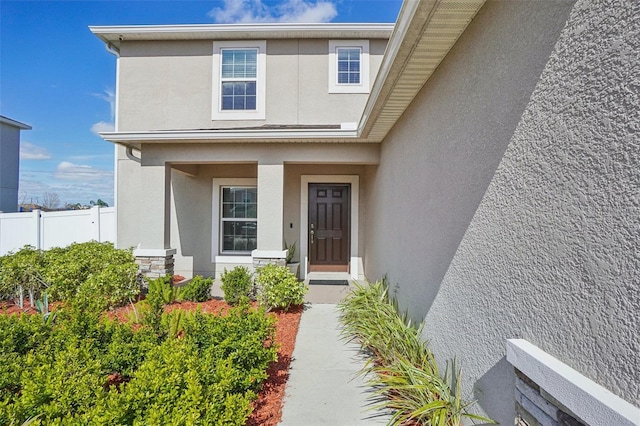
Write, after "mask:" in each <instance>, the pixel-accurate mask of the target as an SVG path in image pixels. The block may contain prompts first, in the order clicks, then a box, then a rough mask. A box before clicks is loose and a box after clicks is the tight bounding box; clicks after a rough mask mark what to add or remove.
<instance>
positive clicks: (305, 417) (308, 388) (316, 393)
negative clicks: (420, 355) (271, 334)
mask: <svg viewBox="0 0 640 426" xmlns="http://www.w3.org/2000/svg"><path fill="white" fill-rule="evenodd" d="M338 315H339V313H338V309H337V307H336V305H333V304H315V305H308V306H307V309H306V310H305V311H304V312H303V314H302V318H301V319H300V327H299V329H298V336H297V338H296V346H295V349H294V350H293V360H292V361H291V370H290V371H289V379H288V381H287V387H286V394H285V398H284V405H283V408H282V422H281V423H280V425H282V426H314V425H332V426H352V425H353V426H355V425H384V424H386V423H387V420H388V418H386V417H385V418H382V417H371V416H372V415H373V414H374V413H373V412H371V411H368V410H367V408H368V406H367V404H368V403H369V401H368V400H367V395H368V391H369V388H367V387H365V386H364V384H363V381H362V378H361V377H360V376H356V373H357V372H358V371H360V369H361V368H362V366H363V365H364V360H363V358H362V357H361V356H359V351H358V345H357V344H353V343H349V344H347V343H345V342H344V341H343V340H342V339H340V324H339V322H338Z"/></svg>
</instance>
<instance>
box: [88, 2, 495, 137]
mask: <svg viewBox="0 0 640 426" xmlns="http://www.w3.org/2000/svg"><path fill="white" fill-rule="evenodd" d="M484 3H485V0H464V1H462V0H422V1H415V0H405V2H404V3H403V5H402V8H401V10H400V13H399V15H398V20H397V22H396V24H395V26H393V25H391V24H251V25H174V26H134V27H90V28H91V31H92V32H93V33H94V34H96V35H97V36H98V37H100V38H101V39H102V40H103V41H104V42H105V43H107V46H111V47H113V46H115V47H117V46H119V42H120V41H121V40H181V39H225V38H227V39H240V38H246V39H255V38H265V39H268V38H300V37H312V36H313V37H320V38H327V37H335V38H341V37H344V38H387V37H389V35H388V34H387V33H386V32H389V31H391V28H393V33H392V34H391V36H390V39H389V43H388V44H387V49H386V51H385V53H384V56H383V59H382V64H381V66H380V70H379V71H378V74H377V76H376V79H375V82H374V84H373V87H372V89H371V94H370V96H369V99H368V101H367V104H366V105H365V108H364V112H363V114H362V117H361V119H360V121H359V123H358V127H357V130H345V129H324V130H321V129H300V128H298V129H279V130H274V129H265V128H261V127H256V128H253V129H235V130H234V129H228V130H186V131H146V132H108V133H100V135H101V136H102V137H103V138H104V139H106V140H108V141H111V142H114V143H119V144H123V145H127V146H134V147H139V146H140V144H141V143H168V142H233V141H238V140H241V141H243V142H335V143H340V142H347V143H379V142H382V140H383V139H384V138H385V136H386V135H387V134H388V133H389V131H390V130H391V129H392V128H393V126H394V125H395V123H396V122H397V121H398V119H399V118H400V116H401V115H402V114H403V113H404V111H405V110H406V109H407V107H408V106H409V104H410V103H411V102H412V101H413V99H414V98H415V97H416V95H417V94H418V92H419V91H420V89H422V87H423V86H424V85H425V83H426V82H427V81H428V80H429V78H430V77H431V75H432V74H433V72H434V71H435V70H436V68H437V67H438V65H440V63H441V62H442V60H443V59H444V58H445V57H446V55H447V54H448V53H449V51H450V50H451V48H452V47H453V46H454V44H455V43H456V41H457V40H458V38H459V37H460V35H461V34H462V33H463V32H464V31H465V29H466V28H467V26H468V25H469V23H470V22H471V21H472V20H473V17H474V16H475V15H476V13H477V12H478V10H480V8H481V7H482V5H483V4H484ZM354 31H356V32H357V31H359V32H357V34H358V35H356V33H354ZM303 34H304V35H303ZM339 34H341V36H339ZM385 34H386V36H384V35H385ZM383 36H384V37H383Z"/></svg>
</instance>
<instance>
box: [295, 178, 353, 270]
mask: <svg viewBox="0 0 640 426" xmlns="http://www.w3.org/2000/svg"><path fill="white" fill-rule="evenodd" d="M310 183H348V184H351V200H350V201H351V218H350V219H351V238H350V240H351V247H350V258H349V260H350V273H351V278H353V279H355V280H357V279H358V276H359V275H360V269H361V267H360V265H361V264H362V259H361V258H360V257H359V256H358V238H359V235H360V234H359V232H358V217H359V211H360V176H358V175H302V176H300V247H299V248H300V261H301V263H302V265H301V266H302V270H301V273H302V276H301V278H302V279H305V278H306V277H307V274H308V273H309V271H308V270H307V268H308V263H309V253H308V251H309V250H308V243H309V241H308V237H307V230H308V228H309V184H310Z"/></svg>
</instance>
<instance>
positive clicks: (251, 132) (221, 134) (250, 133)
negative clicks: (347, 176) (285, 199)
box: [100, 127, 358, 149]
mask: <svg viewBox="0 0 640 426" xmlns="http://www.w3.org/2000/svg"><path fill="white" fill-rule="evenodd" d="M100 136H102V137H103V138H104V139H106V140H108V141H110V142H114V143H118V144H121V145H126V146H130V147H132V148H136V149H139V148H140V146H141V145H142V144H144V143H176V142H180V143H230V142H244V143H273V142H277V143H283V142H284V143H322V142H332V143H340V142H351V143H353V142H357V138H358V131H357V130H355V129H354V130H345V129H316V128H314V129H263V128H259V127H256V128H254V129H228V130H167V131H144V132H104V133H100Z"/></svg>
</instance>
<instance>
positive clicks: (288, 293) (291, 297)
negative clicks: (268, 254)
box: [256, 264, 308, 310]
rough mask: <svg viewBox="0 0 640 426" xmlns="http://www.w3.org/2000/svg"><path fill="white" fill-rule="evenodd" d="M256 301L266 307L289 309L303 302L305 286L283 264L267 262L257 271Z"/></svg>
mask: <svg viewBox="0 0 640 426" xmlns="http://www.w3.org/2000/svg"><path fill="white" fill-rule="evenodd" d="M256 284H257V286H258V301H259V302H260V304H261V305H262V306H264V307H265V308H266V309H268V310H270V309H278V308H281V309H285V310H287V309H289V307H290V306H291V305H300V304H302V303H304V295H305V294H306V292H307V290H308V289H307V286H306V285H305V284H304V282H300V281H298V279H297V278H296V277H295V275H293V274H292V273H291V271H289V268H287V267H285V266H278V265H274V264H269V265H266V266H264V267H262V268H261V269H260V270H259V271H258V277H257V278H256Z"/></svg>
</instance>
